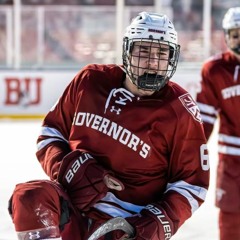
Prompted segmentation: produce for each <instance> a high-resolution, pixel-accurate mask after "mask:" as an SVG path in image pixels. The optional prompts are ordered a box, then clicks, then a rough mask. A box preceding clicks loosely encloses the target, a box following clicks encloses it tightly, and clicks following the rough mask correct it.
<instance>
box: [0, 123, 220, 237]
mask: <svg viewBox="0 0 240 240" xmlns="http://www.w3.org/2000/svg"><path fill="white" fill-rule="evenodd" d="M40 126H41V121H37V120H36V121H16V120H15V121H7V120H6V121H3V120H1V121H0V149H1V150H0V158H1V170H0V240H17V237H16V234H15V232H14V226H13V224H12V220H11V218H10V216H9V214H8V211H7V207H8V199H9V197H10V196H11V193H12V191H13V189H14V187H15V185H16V184H17V183H20V182H25V181H28V180H33V179H46V178H47V176H46V175H45V173H44V172H43V170H42V169H41V166H40V164H39V163H38V161H37V159H36V157H35V152H36V144H35V143H36V139H37V136H38V133H39V130H40ZM216 141H217V134H216V129H215V130H214V133H213V135H212V136H211V138H210V141H209V143H208V148H209V155H210V166H211V181H210V189H209V192H208V195H207V198H206V201H205V203H204V204H203V205H202V206H201V207H200V208H199V209H198V210H197V211H196V212H195V213H194V215H193V216H192V217H191V219H189V220H187V221H186V222H185V223H184V225H183V226H182V227H181V228H180V229H179V230H178V232H177V234H176V235H175V236H174V237H173V238H171V239H173V240H192V239H194V240H210V239H211V240H217V239H219V237H218V223H217V222H218V209H217V208H216V207H215V206H214V201H215V195H214V191H215V176H216V166H217V142H216ZM73 240H74V239H73Z"/></svg>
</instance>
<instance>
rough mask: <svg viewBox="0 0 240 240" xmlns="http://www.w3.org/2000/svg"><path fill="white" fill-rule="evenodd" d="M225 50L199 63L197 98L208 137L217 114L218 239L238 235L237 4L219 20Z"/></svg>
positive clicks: (239, 61)
mask: <svg viewBox="0 0 240 240" xmlns="http://www.w3.org/2000/svg"><path fill="white" fill-rule="evenodd" d="M222 27H223V29H224V34H225V39H226V44H227V46H228V50H227V51H226V52H224V53H222V54H219V55H217V56H214V57H212V58H211V59H210V60H209V61H206V63H205V64H204V65H203V67H202V81H201V92H200V93H198V94H197V102H198V105H199V107H200V111H201V113H202V119H203V122H204V129H205V133H206V137H207V139H209V137H210V135H211V133H212V130H213V126H214V123H215V120H216V119H217V118H218V117H219V119H220V127H219V138H218V145H219V150H218V152H219V163H218V171H217V187H216V206H217V207H219V208H220V214H219V228H220V239H221V240H227V239H236V240H237V239H240V228H239V224H240V124H239V119H240V111H239V106H240V7H236V8H230V9H229V10H228V11H227V13H226V14H225V16H224V18H223V22H222Z"/></svg>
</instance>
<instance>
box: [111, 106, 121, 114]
mask: <svg viewBox="0 0 240 240" xmlns="http://www.w3.org/2000/svg"><path fill="white" fill-rule="evenodd" d="M121 110H122V109H121V108H118V109H115V107H114V106H112V108H111V109H110V112H116V114H117V115H119V114H120V112H121Z"/></svg>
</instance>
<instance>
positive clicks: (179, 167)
mask: <svg viewBox="0 0 240 240" xmlns="http://www.w3.org/2000/svg"><path fill="white" fill-rule="evenodd" d="M192 100H193V99H192ZM194 104H195V106H194V107H195V111H193V112H192V113H189V112H188V110H189V109H184V113H183V114H180V115H179V114H177V116H176V121H177V122H176V126H177V127H176V128H175V129H173V130H171V131H173V140H172V141H171V139H170V138H171V137H172V135H171V137H169V141H168V144H169V155H170V165H169V171H168V176H167V178H168V184H167V186H166V191H165V192H164V194H163V196H162V197H161V200H160V201H158V202H155V203H152V205H150V207H148V209H151V211H152V212H154V213H157V212H158V213H159V217H158V218H159V219H160V220H159V221H160V224H162V226H163V231H162V234H163V236H161V237H164V238H160V239H168V238H167V237H171V236H172V235H174V234H175V233H176V231H177V230H178V229H179V227H180V226H181V225H182V224H183V223H184V222H185V221H186V220H187V219H188V218H190V217H191V216H192V214H193V213H194V212H195V211H196V210H197V209H198V208H199V207H200V206H201V204H202V203H203V202H204V200H205V197H206V194H207V190H208V186H209V159H208V150H207V144H206V138H205V135H204V130H203V126H202V123H201V122H200V116H199V115H196V110H197V109H198V108H197V104H196V103H194ZM178 109H181V107H180V106H178ZM190 110H191V109H190ZM198 112H199V109H198ZM194 113H195V114H194ZM161 128H162V126H160V128H159V130H160V129H161ZM157 209H159V210H157ZM160 216H161V217H160Z"/></svg>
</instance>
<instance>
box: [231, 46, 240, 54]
mask: <svg viewBox="0 0 240 240" xmlns="http://www.w3.org/2000/svg"><path fill="white" fill-rule="evenodd" d="M231 50H232V51H233V52H234V53H236V54H238V55H240V44H238V45H237V46H236V47H234V48H231Z"/></svg>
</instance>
